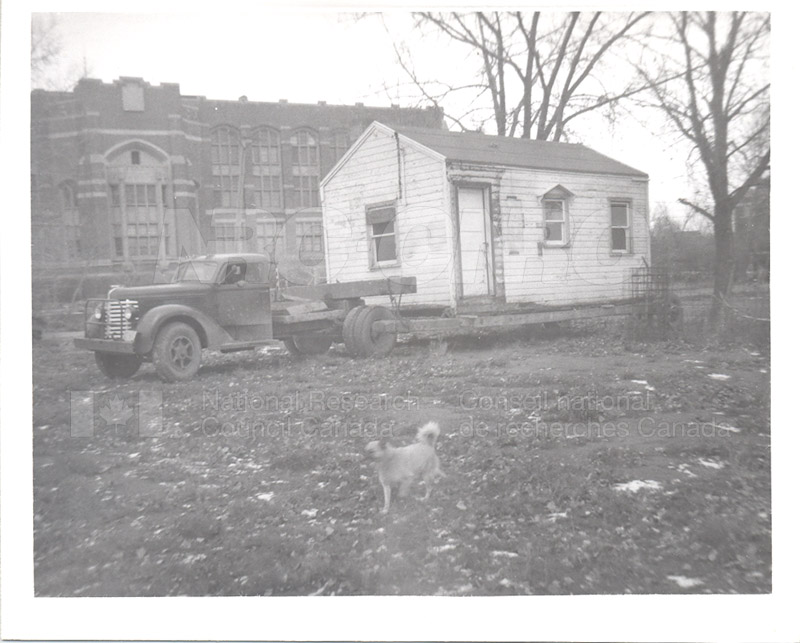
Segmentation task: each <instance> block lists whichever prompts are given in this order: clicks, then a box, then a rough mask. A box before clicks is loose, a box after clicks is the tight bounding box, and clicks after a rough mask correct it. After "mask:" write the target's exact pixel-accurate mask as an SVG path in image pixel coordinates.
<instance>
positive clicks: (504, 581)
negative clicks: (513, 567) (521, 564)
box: [500, 578, 514, 587]
mask: <svg viewBox="0 0 800 643" xmlns="http://www.w3.org/2000/svg"><path fill="white" fill-rule="evenodd" d="M500 584H501V585H502V586H503V587H511V586H512V585H513V584H514V583H512V582H511V581H510V580H508V579H507V578H504V579H503V580H501V581H500Z"/></svg>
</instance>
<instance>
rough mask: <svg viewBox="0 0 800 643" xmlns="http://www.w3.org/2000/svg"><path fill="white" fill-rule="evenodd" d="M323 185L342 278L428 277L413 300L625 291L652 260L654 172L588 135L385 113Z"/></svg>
mask: <svg viewBox="0 0 800 643" xmlns="http://www.w3.org/2000/svg"><path fill="white" fill-rule="evenodd" d="M322 190H323V199H322V208H323V227H324V231H325V258H326V262H327V265H326V268H327V274H328V281H330V282H337V281H338V282H346V281H356V280H362V279H376V278H380V277H393V276H414V277H416V278H417V293H416V294H414V295H404V296H403V300H402V304H403V305H406V304H409V305H415V306H424V307H433V308H436V307H439V306H441V307H444V308H450V309H452V310H453V311H456V312H458V311H462V312H463V311H466V310H469V309H470V308H474V307H476V306H477V307H478V308H481V307H485V306H489V307H490V308H491V309H493V310H502V309H503V308H508V307H519V306H520V305H526V304H540V305H545V306H551V305H570V304H584V303H585V304H590V303H597V302H607V301H612V300H617V299H624V298H625V297H626V296H627V295H628V292H627V285H628V280H629V277H630V273H631V269H632V268H635V267H641V266H642V265H644V261H647V262H648V263H649V261H650V236H649V227H648V177H647V174H645V173H643V172H640V171H639V170H635V169H633V168H631V167H629V166H627V165H624V164H622V163H620V162H618V161H615V160H613V159H611V158H608V157H607V156H604V155H602V154H599V153H598V152H595V151H593V150H591V149H589V148H587V147H585V146H583V145H575V144H568V143H551V142H544V141H535V140H523V139H515V138H504V137H498V136H488V135H484V134H474V133H457V132H448V131H444V130H433V129H423V128H417V127H400V128H396V129H392V128H390V127H387V126H386V125H383V124H381V123H378V122H374V123H372V124H371V125H370V126H369V127H368V128H367V130H366V131H365V132H364V133H363V135H362V136H361V137H360V138H359V139H358V140H357V141H356V142H355V143H354V144H353V146H352V147H351V148H350V149H349V150H348V151H347V153H345V155H344V156H343V157H342V158H341V160H340V161H339V162H338V163H337V164H336V165H335V166H334V167H333V169H332V170H331V171H330V172H329V173H328V175H327V176H326V177H325V178H324V179H323V180H322Z"/></svg>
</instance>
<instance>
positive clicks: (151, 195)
mask: <svg viewBox="0 0 800 643" xmlns="http://www.w3.org/2000/svg"><path fill="white" fill-rule="evenodd" d="M119 192H120V191H119V186H117V185H112V186H111V202H112V206H114V207H116V206H115V201H114V200H115V198H116V199H117V202H119V200H120V196H121V195H120V194H119ZM115 194H116V196H115ZM124 199H125V221H126V226H125V229H124V230H123V227H122V225H121V223H120V224H118V225H115V226H114V245H115V250H116V252H117V254H118V255H119V254H122V253H120V250H123V251H124V242H123V240H122V236H123V234H124V236H125V237H126V239H125V241H126V242H127V246H128V256H129V257H157V256H158V253H159V248H160V246H161V237H162V235H163V237H164V243H165V244H167V245H166V246H165V247H169V228H168V226H167V224H166V223H165V224H164V225H163V227H162V226H161V225H159V224H160V217H159V212H158V203H157V201H156V185H155V184H154V183H126V184H125V185H124ZM114 216H115V219H118V220H121V217H120V215H119V213H118V212H115V213H114Z"/></svg>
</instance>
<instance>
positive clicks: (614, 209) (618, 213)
mask: <svg viewBox="0 0 800 643" xmlns="http://www.w3.org/2000/svg"><path fill="white" fill-rule="evenodd" d="M611 225H612V226H627V225H628V206H627V204H625V203H613V204H612V205H611Z"/></svg>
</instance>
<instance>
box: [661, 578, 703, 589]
mask: <svg viewBox="0 0 800 643" xmlns="http://www.w3.org/2000/svg"><path fill="white" fill-rule="evenodd" d="M667 578H669V579H670V580H671V581H674V582H676V583H677V584H678V585H679V586H680V587H682V588H683V589H689V588H690V587H697V586H698V585H702V584H703V581H701V580H700V579H699V578H686V576H667Z"/></svg>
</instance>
